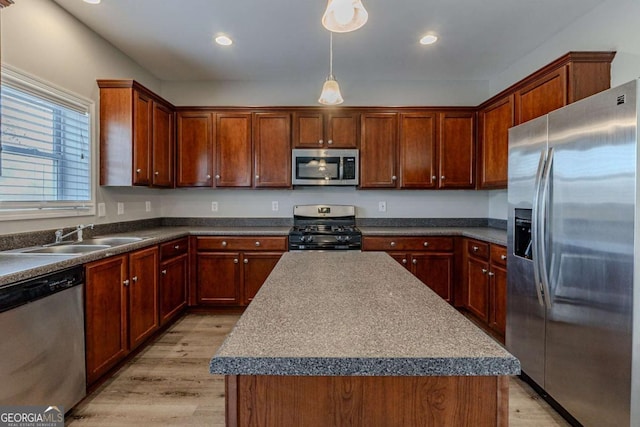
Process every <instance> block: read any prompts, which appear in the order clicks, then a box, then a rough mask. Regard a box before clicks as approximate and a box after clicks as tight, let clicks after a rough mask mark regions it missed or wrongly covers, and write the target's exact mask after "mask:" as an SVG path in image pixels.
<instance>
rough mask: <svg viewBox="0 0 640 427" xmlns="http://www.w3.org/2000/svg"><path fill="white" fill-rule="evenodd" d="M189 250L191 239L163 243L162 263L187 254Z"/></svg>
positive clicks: (161, 246)
mask: <svg viewBox="0 0 640 427" xmlns="http://www.w3.org/2000/svg"><path fill="white" fill-rule="evenodd" d="M188 250H189V239H188V238H187V237H185V238H184V239H177V240H172V241H170V242H167V243H163V244H161V245H160V261H164V260H167V259H170V258H175V257H177V256H179V255H182V254H186V253H187V251H188Z"/></svg>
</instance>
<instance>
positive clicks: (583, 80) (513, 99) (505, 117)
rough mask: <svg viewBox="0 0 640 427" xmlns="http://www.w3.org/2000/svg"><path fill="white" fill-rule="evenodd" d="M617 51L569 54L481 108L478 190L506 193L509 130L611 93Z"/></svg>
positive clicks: (490, 100)
mask: <svg viewBox="0 0 640 427" xmlns="http://www.w3.org/2000/svg"><path fill="white" fill-rule="evenodd" d="M614 56H615V52H569V53H568V54H566V55H564V56H562V57H561V58H558V59H557V60H555V61H553V62H552V63H550V64H548V65H547V66H545V67H543V68H541V69H540V70H538V71H536V72H535V73H533V74H531V75H530V76H528V77H526V78H525V79H523V80H521V81H520V82H518V83H516V84H514V85H513V86H511V87H509V88H508V89H506V90H504V91H502V92H501V93H499V94H498V95H496V96H494V97H493V98H491V99H489V100H488V101H487V102H485V103H484V104H482V105H481V106H480V111H479V113H478V115H479V131H478V144H479V162H478V188H506V186H507V162H508V159H507V151H508V144H509V135H508V130H509V128H510V127H512V126H515V125H518V124H521V123H524V122H526V121H529V120H531V119H534V118H536V117H540V116H542V115H544V114H547V113H549V112H551V111H553V110H555V109H557V108H560V107H564V106H565V105H567V104H570V103H572V102H575V101H578V100H580V99H583V98H586V97H588V96H591V95H593V94H595V93H598V92H601V91H603V90H606V89H608V88H609V86H610V84H611V61H613V57H614Z"/></svg>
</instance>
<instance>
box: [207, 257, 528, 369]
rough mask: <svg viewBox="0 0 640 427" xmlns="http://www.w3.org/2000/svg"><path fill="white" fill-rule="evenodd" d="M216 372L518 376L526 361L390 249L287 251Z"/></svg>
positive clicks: (221, 354) (215, 363) (214, 364)
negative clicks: (400, 261)
mask: <svg viewBox="0 0 640 427" xmlns="http://www.w3.org/2000/svg"><path fill="white" fill-rule="evenodd" d="M338 272H348V274H347V275H346V276H345V275H344V274H338ZM210 372H211V373H213V374H226V375H360V376H365V375H376V376H386V375H391V376H432V375H433V376H458V375H462V376H469V375H514V374H518V373H519V372H520V364H519V361H518V360H517V359H516V358H515V357H514V356H512V355H511V354H509V353H508V352H507V351H506V350H504V349H503V348H502V347H501V346H500V345H499V344H497V343H496V342H495V341H493V340H492V339H491V338H489V337H488V336H487V335H486V334H485V333H484V332H482V331H480V329H478V328H477V327H476V326H475V325H473V324H472V323H471V322H470V321H468V320H467V319H466V318H465V317H464V316H462V315H461V314H460V313H458V312H457V311H456V310H455V309H454V308H453V307H451V306H450V305H449V304H448V303H446V302H445V301H444V300H443V299H441V298H440V297H439V296H438V295H437V294H435V293H434V292H433V291H431V290H430V289H429V288H428V287H426V286H425V285H424V284H423V283H422V282H420V281H419V280H418V279H417V278H415V277H414V276H413V275H411V274H410V273H409V272H408V271H407V270H406V269H404V268H403V267H402V266H400V265H399V264H398V263H397V262H396V261H394V260H393V259H392V258H391V257H390V256H389V255H387V254H385V253H383V252H289V253H286V254H285V255H284V256H283V257H282V258H281V260H280V262H279V263H278V264H277V266H276V267H275V269H274V270H273V272H272V273H271V275H270V276H269V278H268V279H267V281H266V282H265V284H264V285H263V286H262V288H261V289H260V291H259V292H258V294H257V296H256V297H255V299H254V300H253V302H252V303H251V304H250V305H249V307H248V308H247V310H246V311H245V313H244V314H243V316H242V317H241V319H240V320H239V321H238V323H237V324H236V327H235V328H234V329H233V331H232V332H231V334H230V335H229V336H228V337H227V339H226V340H225V342H224V343H223V345H222V347H221V348H220V349H219V351H218V352H217V353H216V355H215V356H214V357H213V359H212V360H211V364H210Z"/></svg>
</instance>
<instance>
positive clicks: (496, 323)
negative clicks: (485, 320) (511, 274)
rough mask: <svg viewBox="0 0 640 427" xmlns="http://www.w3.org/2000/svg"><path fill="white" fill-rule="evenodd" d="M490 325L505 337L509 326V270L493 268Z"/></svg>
mask: <svg viewBox="0 0 640 427" xmlns="http://www.w3.org/2000/svg"><path fill="white" fill-rule="evenodd" d="M489 325H490V326H491V327H492V328H493V329H494V330H495V331H496V332H498V333H499V334H500V335H502V336H503V337H504V333H505V330H506V326H507V270H505V269H504V268H501V267H496V266H492V267H491V316H490V322H489Z"/></svg>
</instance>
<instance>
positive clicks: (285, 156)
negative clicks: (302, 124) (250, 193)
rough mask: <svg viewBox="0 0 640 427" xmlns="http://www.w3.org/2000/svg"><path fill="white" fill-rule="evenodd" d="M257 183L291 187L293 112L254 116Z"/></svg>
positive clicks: (259, 185)
mask: <svg viewBox="0 0 640 427" xmlns="http://www.w3.org/2000/svg"><path fill="white" fill-rule="evenodd" d="M253 155H254V168H255V176H254V186H255V187H260V188H263V187H270V188H289V187H291V115H290V114H288V113H255V114H254V116H253Z"/></svg>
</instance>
